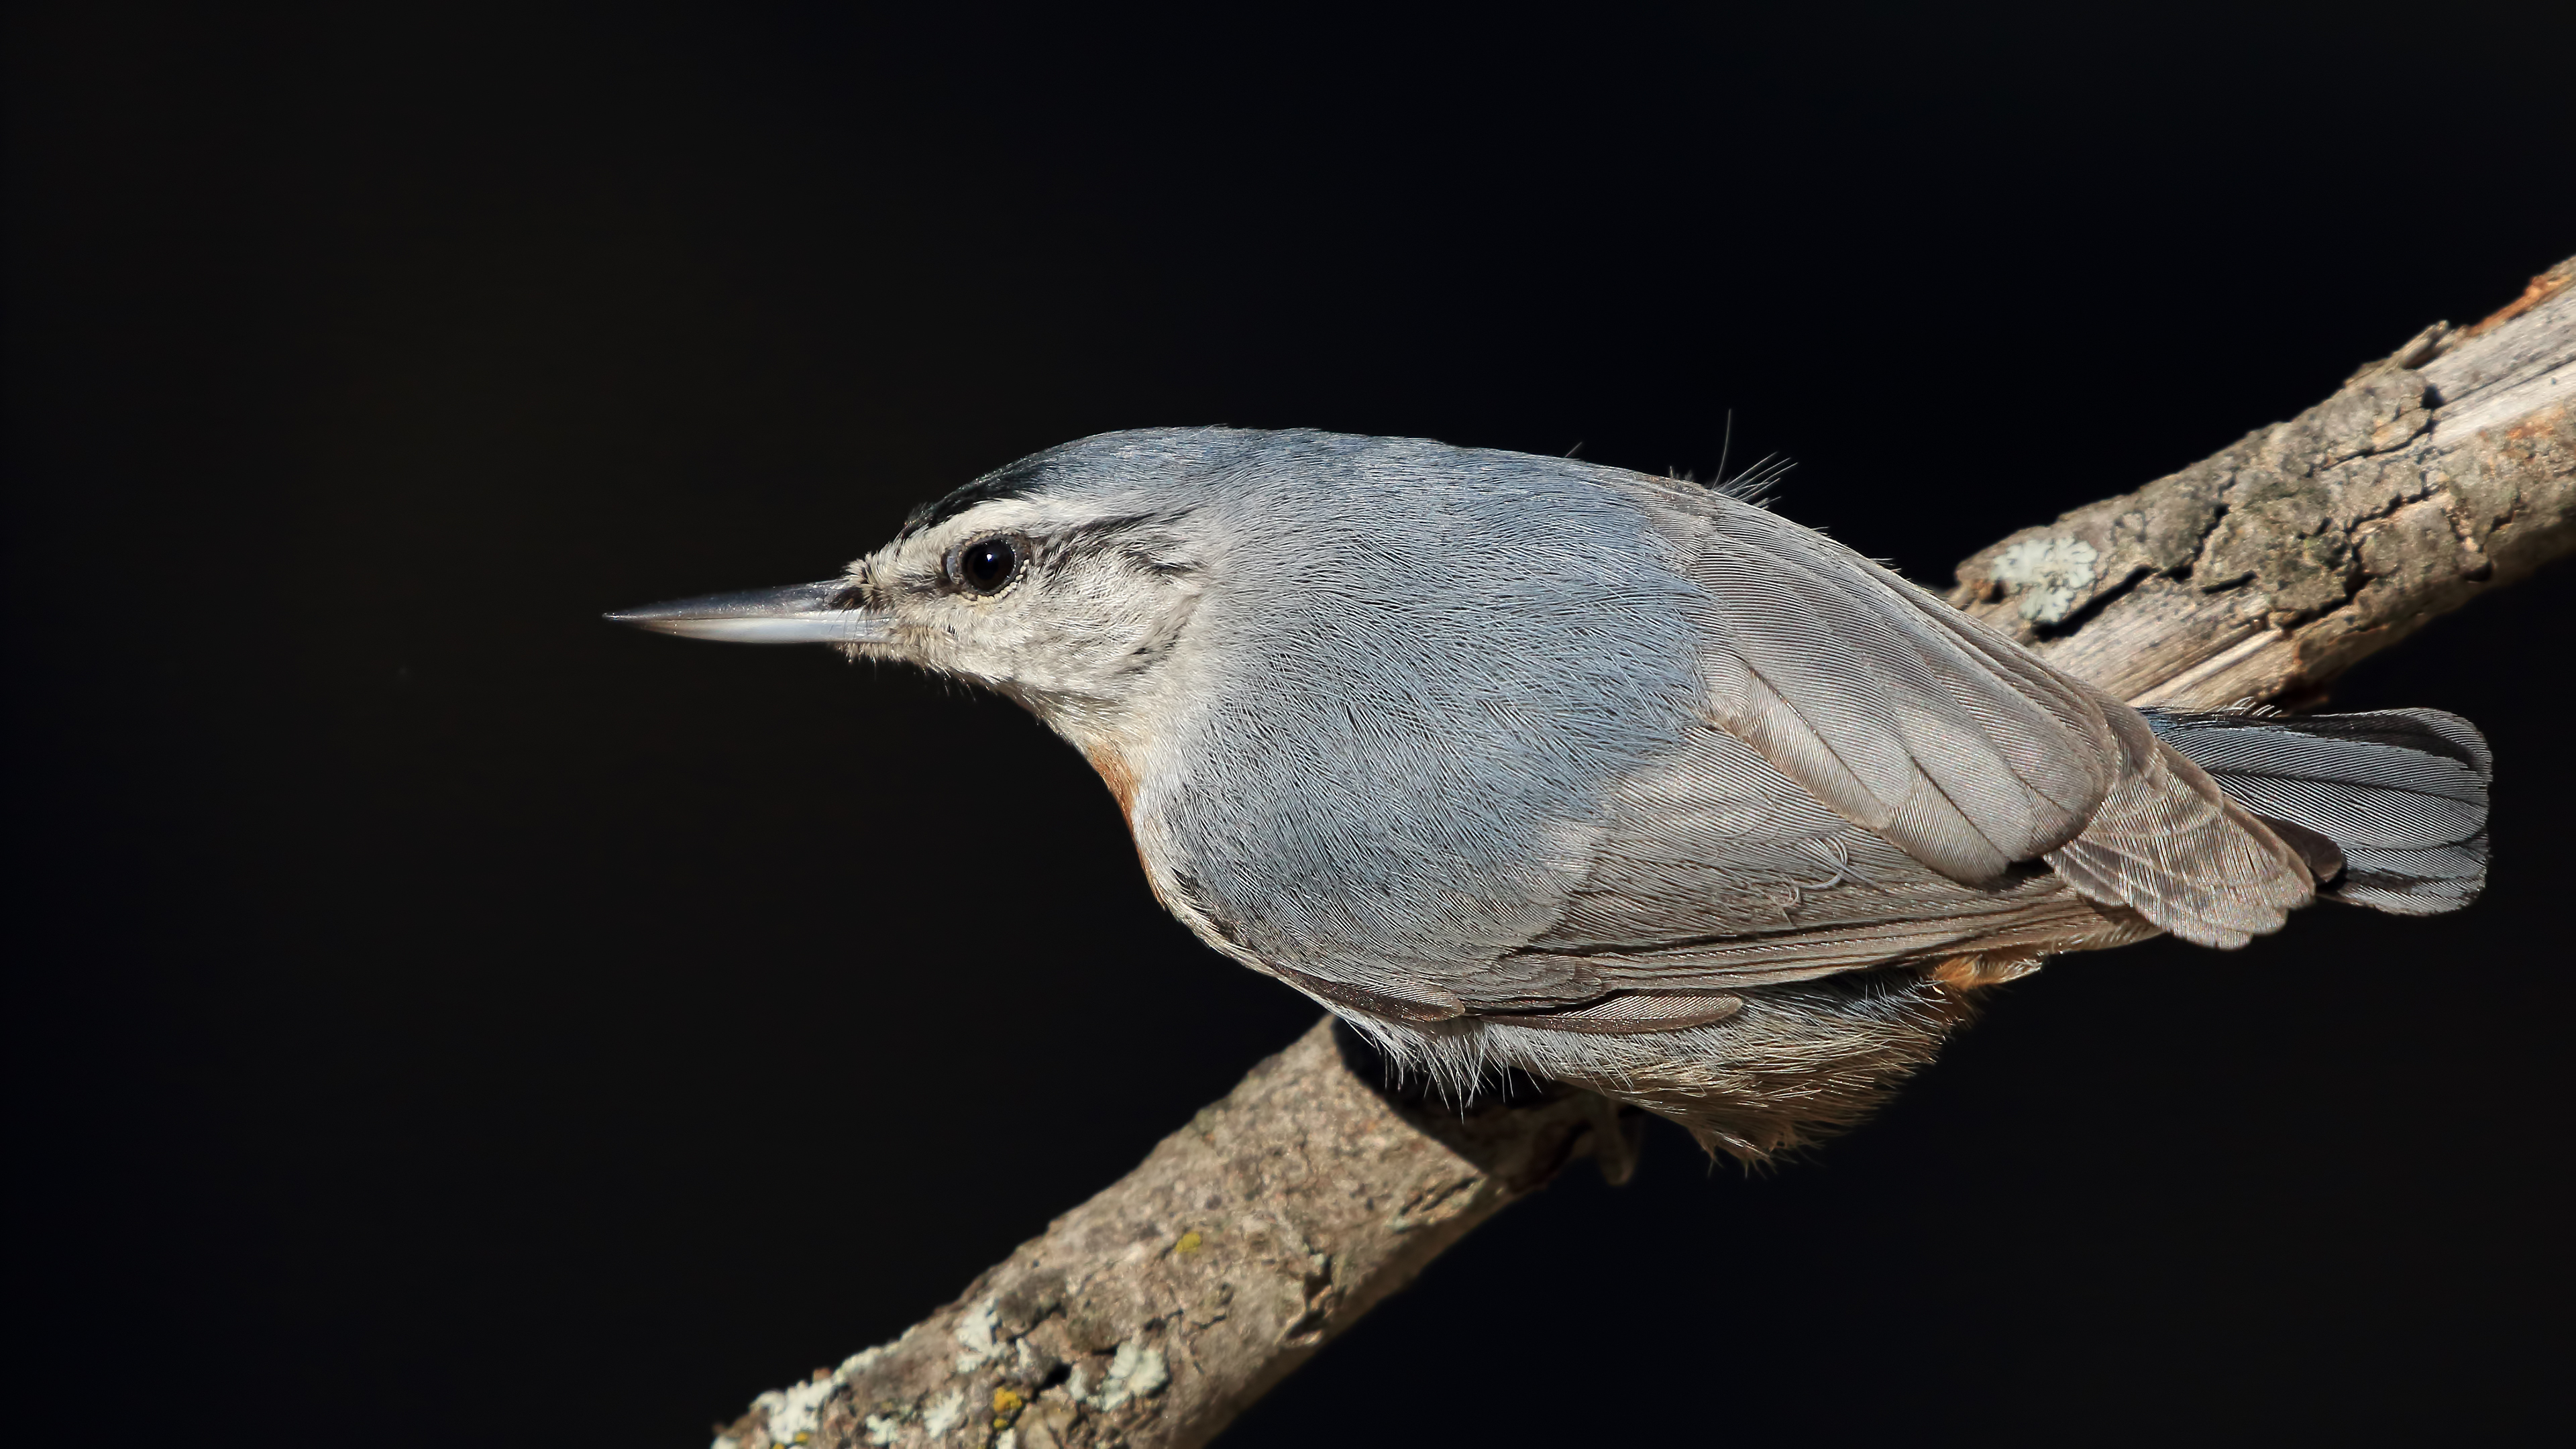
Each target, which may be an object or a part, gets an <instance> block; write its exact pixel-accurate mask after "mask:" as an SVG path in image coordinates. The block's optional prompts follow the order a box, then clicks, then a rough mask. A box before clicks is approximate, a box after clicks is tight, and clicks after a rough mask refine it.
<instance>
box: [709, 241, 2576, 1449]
mask: <svg viewBox="0 0 2576 1449" xmlns="http://www.w3.org/2000/svg"><path fill="white" fill-rule="evenodd" d="M2571 402H2576V259H2571V260H2570V261H2568V262H2563V263H2561V264H2559V265H2558V266H2557V267H2555V268H2553V269H2551V270H2550V271H2549V272H2547V273H2545V274H2543V275H2542V276H2540V277H2537V278H2535V279H2533V281H2532V284H2531V289H2530V290H2529V291H2528V292H2526V293H2525V294H2524V295H2523V297H2522V298H2521V299H2520V300H2519V301H2517V302H2515V303H2514V304H2513V305H2511V306H2509V307H2506V308H2505V309H2504V310H2503V311H2500V312H2498V313H2497V314H2495V315H2494V316H2493V317H2490V318H2488V319H2487V320H2486V321H2484V322H2481V323H2479V324H2477V325H2476V326H2474V327H2468V328H2453V327H2447V326H2443V325H2438V324H2437V325H2436V326H2433V327H2430V328H2427V329H2425V331H2424V332H2422V333H2421V334H2419V335H2417V336H2416V337H2415V338H2414V339H2413V340H2411V341H2409V342H2408V343H2407V344H2406V345H2405V346H2404V347H2402V348H2400V349H2398V351H2397V352H2396V353H2395V354H2394V355H2393V356H2391V357H2389V358H2388V359H2387V360H2386V361H2384V362H2380V363H2378V364H2375V365H2373V366H2371V367H2368V368H2365V369H2363V370H2362V371H2361V372H2359V373H2357V374H2355V375H2354V376H2353V377H2352V378H2351V379H2350V380H2349V381H2347V382H2346V383H2345V384H2344V386H2343V387H2342V388H2341V389H2340V390H2339V391H2337V392H2336V393H2335V395H2334V396H2333V397H2331V398H2328V399H2327V400H2326V401H2324V402H2322V403H2320V404H2318V405H2317V406H2316V407H2313V408H2310V409H2309V410H2308V411H2306V412H2304V413H2302V414H2300V415H2299V416H2298V417H2296V418H2293V419H2291V420H2290V421H2289V422H2286V423H2282V424H2279V425H2277V426H2274V427H2270V428H2265V429H2262V430H2260V431H2258V432H2256V433H2253V434H2251V435H2249V436H2247V437H2246V438H2245V439H2244V440H2243V441H2241V442H2239V443H2237V444H2236V445H2234V446H2233V447H2230V448H2228V449H2226V450H2225V451H2223V452H2221V453H2219V454H2217V455H2216V456H2214V457H2212V458H2210V459H2208V460H2206V461H2204V462H2201V463H2197V464H2194V465H2193V466H2191V467H2189V468H2186V469H2184V470H2182V471H2181V472H2179V473H2176V474H2174V475H2172V476H2171V477H2167V478H2162V479H2158V480H2157V481H2155V482H2153V483H2150V484H2148V485H2147V486H2146V487H2144V488H2141V489H2139V490H2138V491H2136V492H2134V493H2130V494H2126V495H2123V496H2121V497H2118V498H2112V499H2106V500H2104V501H2102V502H2100V503H2095V504H2090V505H2088V506H2086V507H2083V508H2079V509H2077V510H2075V511H2074V512H2072V513H2068V514H2066V515H2064V516H2063V517H2061V518H2059V519H2058V520H2057V521H2056V522H2055V523H2052V524H2049V525H2046V526H2045V527H2040V528H2029V529H2024V530H2022V531H2021V532H2019V533H2016V534H2014V535H2013V536H2011V537H2010V538H2007V539H2005V540H2003V541H2002V542H2000V543H1998V544H1996V545H1994V546H1993V547H1991V548H1988V549H1986V550H1984V551H1983V552H1981V553H1978V554H1977V555H1976V556H1975V557H1973V558H1970V559H1969V560H1968V561H1967V562H1966V563H1964V564H1962V565H1961V566H1960V569H1959V578H1960V584H1959V587H1958V589H1957V591H1956V592H1954V593H1953V595H1952V596H1951V597H1952V602H1954V603H1956V604H1958V605H1959V606H1961V607H1962V608H1965V609H1967V610H1969V611H1970V612H1972V613H1975V614H1977V615H1978V616H1979V617H1981V618H1984V619H1986V620H1988V621H1989V622H1991V623H1994V624H1996V625H1998V626H2000V627H2002V628H2005V629H2007V630H2009V631H2011V632H2012V633H2014V634H2015V635H2016V636H2017V637H2019V638H2021V639H2022V640H2023V641H2024V642H2026V643H2029V644H2030V645H2031V646H2032V647H2034V648H2036V649H2038V650H2039V651H2040V652H2041V653H2042V654H2044V655H2046V656H2047V657H2048V658H2049V659H2050V660H2051V661H2052V662H2053V663H2055V664H2057V665H2058V666H2059V667H2061V668H2064V669H2067V670H2068V671H2070V672H2072V673H2074V674H2077V675H2080V676H2082V677H2084V678H2086V679H2089V680H2092V681H2093V682H2095V683H2097V684H2100V685H2102V686H2103V687H2105V688H2107V689H2109V690H2110V691H2111V692H2112V693H2114V694H2118V695H2120V696H2122V697H2123V698H2127V699H2130V700H2132V701H2134V702H2137V703H2141V704H2147V703H2158V704H2174V705H2182V706H2197V707H2209V706H2215V705H2224V704H2229V703H2233V702H2236V701H2239V700H2253V701H2275V700H2277V701H2280V702H2283V703H2285V704H2290V705H2293V706H2295V705H2300V704H2306V703H2313V702H2314V701H2316V700H2317V699H2319V698H2321V697H2322V692H2323V689H2324V686H2325V685H2326V684H2327V683H2328V682H2329V681H2330V680H2331V679H2333V677H2334V676H2335V675H2336V674H2338V673H2340V672H2341V671H2343V670H2344V669H2346V668H2349V667H2350V666H2351V665H2352V664H2353V663H2354V662H2355V661H2357V660H2360V659H2361V658H2363V657H2365V656H2367V655H2369V654H2372V653H2375V652H2377V651H2378V650H2380V649H2384V648H2386V647H2387V646H2388V645H2390V644H2393V643H2395V642H2396V641H2398V640H2399V639H2402V638H2404V637H2405V636H2406V635H2407V634H2409V633H2412V632H2413V631H2414V630H2415V629H2417V628H2419V627H2421V626H2422V625H2423V624H2424V623H2425V622H2426V621H2428V620H2430V619H2432V618H2434V617H2435V616H2437V615H2440V614H2443V613H2446V612H2448V611H2450V610H2452V609H2455V608H2458V607H2459V606H2460V605H2462V604H2464V603H2466V602H2467V601H2468V600H2469V599H2471V598H2473V597H2475V596H2477V595H2478V594H2480V593H2483V592H2485V591H2486V590H2488V589H2491V588H2495V587H2497V586H2499V585H2501V584H2504V583H2508V582H2510V581H2512V580H2514V579H2516V578H2520V577H2521V576H2523V575H2525V574H2528V573H2530V572H2531V571H2532V570H2534V569H2536V568H2538V567H2539V566H2540V565H2542V564H2544V563H2546V562H2548V561H2550V560H2551V559H2554V558H2557V557H2559V556H2560V555H2563V554H2566V553H2568V552H2571V551H2576V414H2572V413H2571ZM1381 1079H1382V1074H1381V1073H1380V1072H1379V1070H1378V1068H1377V1065H1376V1063H1375V1062H1374V1060H1373V1059H1369V1058H1367V1057H1366V1056H1365V1055H1364V1053H1363V1052H1362V1050H1361V1049H1359V1048H1356V1047H1355V1046H1353V1045H1352V1044H1351V1043H1350V1041H1349V1039H1348V1037H1347V1035H1346V1034H1337V1033H1336V1032H1335V1030H1334V1029H1333V1027H1332V1024H1331V1022H1330V1021H1329V1020H1328V1021H1325V1022H1320V1023H1318V1024H1317V1025H1316V1026H1315V1027H1314V1028H1313V1029H1312V1030H1310V1031H1308V1032H1307V1033H1306V1034H1305V1035H1304V1036H1303V1037H1300V1038H1299V1039H1298V1040H1297V1042H1296V1043H1295V1044H1294V1045H1292V1046H1290V1047H1289V1048H1288V1049H1287V1050H1286V1051H1284V1052H1281V1053H1280V1054H1279V1055H1277V1056H1275V1057H1272V1058H1270V1059H1269V1060H1268V1061H1265V1062H1263V1063H1261V1065H1259V1066H1257V1067H1255V1068H1254V1069H1253V1070H1252V1074H1251V1075H1250V1076H1248V1077H1246V1078H1245V1079H1244V1080H1243V1083H1242V1085H1240V1086H1238V1087H1236V1088H1235V1090H1234V1091H1233V1092H1232V1093H1231V1094H1229V1095H1228V1096H1227V1097H1226V1098H1225V1100H1224V1101H1221V1102H1218V1103H1217V1104H1215V1105H1214V1106H1211V1107H1208V1108H1206V1109H1204V1110H1202V1111H1201V1112H1200V1113H1199V1114H1198V1115H1197V1117H1195V1118H1194V1119H1192V1120H1191V1122H1190V1124H1189V1125H1188V1126H1186V1127H1184V1128H1182V1129H1181V1130H1180V1131H1179V1132H1176V1133H1174V1134H1173V1135H1172V1136H1170V1137H1168V1138H1166V1139H1164V1140H1163V1142H1162V1144H1161V1145H1160V1146H1158V1147H1156V1148H1155V1149H1154V1152H1153V1154H1152V1155H1151V1156H1149V1157H1148V1158H1146V1159H1145V1162H1144V1165H1142V1166H1140V1167H1138V1168H1137V1169H1136V1170H1135V1171H1134V1172H1131V1173H1129V1174H1128V1175H1127V1176H1126V1177H1125V1178H1123V1179H1121V1180H1119V1181H1118V1182H1116V1183H1114V1184H1112V1185H1111V1186H1110V1187H1108V1188H1106V1189H1104V1190H1103V1191H1102V1192H1101V1193H1100V1194H1099V1195H1098V1196H1096V1197H1094V1198H1092V1199H1091V1200H1090V1201H1089V1202H1087V1203H1084V1204H1083V1205H1082V1206H1080V1207H1078V1208H1075V1209H1074V1210H1073V1211H1072V1212H1069V1213H1067V1214H1065V1215H1064V1216H1063V1217H1061V1218H1058V1219H1057V1220H1056V1221H1055V1222H1054V1223H1052V1224H1050V1225H1049V1226H1048V1228H1047V1231H1046V1233H1045V1234H1044V1235H1043V1236H1041V1237H1039V1238H1036V1239H1034V1240H1032V1241H1030V1242H1027V1243H1024V1244H1022V1245H1021V1246H1020V1247H1019V1249H1018V1250H1017V1251H1015V1252H1013V1253H1012V1254H1011V1256H1010V1257H1009V1258H1008V1259H1006V1260H1005V1261H1003V1262H1002V1263H1000V1264H999V1265H997V1266H995V1267H993V1268H992V1269H990V1270H988V1271H986V1272H985V1273H984V1274H983V1275H982V1276H981V1277H979V1278H977V1279H976V1280H975V1282H974V1283H973V1284H971V1285H969V1286H968V1288H967V1289H966V1291H965V1293H964V1294H963V1295H962V1296H960V1297H959V1298H958V1299H957V1301H956V1302H954V1303H951V1304H949V1305H948V1306H947V1307H945V1308H942V1309H940V1310H939V1311H938V1312H936V1313H934V1314H932V1315H931V1316H930V1317H928V1318H926V1319H924V1320H923V1321H922V1322H920V1323H918V1324H915V1325H914V1326H913V1327H912V1328H910V1329H908V1330H906V1331H905V1333H904V1335H903V1336H902V1337H901V1338H899V1339H897V1340H895V1341H894V1342H893V1343H890V1344H886V1345H883V1346H881V1347H878V1348H872V1349H869V1350H867V1351H866V1352H864V1353H861V1354H858V1355H856V1356H855V1357H853V1358H851V1359H850V1360H849V1361H848V1362H846V1363H844V1364H842V1365H841V1366H840V1368H839V1369H838V1370H837V1371H829V1372H827V1371H823V1370H817V1371H816V1373H815V1376H814V1377H813V1378H812V1379H811V1380H810V1381H809V1382H807V1383H804V1384H800V1385H798V1386H796V1387H794V1388H791V1389H787V1390H784V1391H781V1392H776V1393H768V1394H763V1395H761V1396H760V1398H759V1399H758V1400H757V1401H756V1402H755V1403H754V1405H753V1407H752V1409H751V1411H750V1412H749V1413H748V1414H746V1415H744V1416H743V1418H742V1419H741V1420H740V1421H739V1422H737V1423H735V1424H734V1425H733V1426H732V1427H731V1428H730V1429H728V1430H726V1431H725V1433H724V1434H723V1435H722V1436H721V1437H719V1438H718V1439H717V1441H716V1449H771V1446H773V1445H782V1444H808V1443H810V1444H813V1445H816V1446H832V1449H839V1446H845V1445H848V1446H855V1445H905V1446H910V1445H927V1444H954V1445H974V1446H991V1449H1073V1446H1081V1445H1093V1444H1108V1443H1121V1444H1128V1445H1136V1446H1165V1445H1171V1446H1186V1445H1195V1444H1201V1443H1204V1442H1206V1441H1207V1440H1208V1439H1209V1438H1211V1437H1213V1436H1214V1435H1215V1434H1216V1433H1217V1431H1218V1430H1220V1429H1222V1428H1224V1427H1225V1425H1226V1424H1227V1423H1228V1422H1229V1421H1230V1420H1231V1419H1232V1418H1233V1417H1234V1416H1235V1414H1237V1413H1238V1412H1240V1411H1241V1410H1242V1409H1243V1407H1244V1406H1245V1405H1247V1404H1250V1403H1251V1402H1252V1401H1253V1400H1255V1399H1257V1398H1259V1397H1260V1396H1261V1395H1262V1393H1264V1392H1265V1391H1267V1390H1268V1389H1269V1388H1270V1387H1271V1386H1272V1385H1273V1384H1276V1383H1277V1382H1278V1381H1279V1380H1280V1379H1281V1378H1283V1377H1285V1376H1286V1375H1287V1374H1288V1373H1289V1372H1290V1371H1291V1370H1293V1369H1295V1368H1296V1367H1297V1365H1299V1364H1301V1363H1303V1362H1305V1360H1306V1359H1307V1358H1308V1357H1310V1356H1312V1355H1313V1354H1314V1353H1315V1351H1316V1350H1317V1349H1319V1348H1321V1347H1322V1346H1323V1345H1324V1344H1325V1343H1326V1342H1327V1341H1329V1340H1330V1339H1331V1338H1332V1337H1333V1335H1334V1334H1336V1333H1338V1332H1340V1331H1341V1330H1342V1329H1344V1328H1346V1327H1348V1326H1349V1325H1350V1324H1351V1323H1352V1322H1354V1321H1356V1320H1357V1319H1358V1318H1359V1317H1360V1315H1362V1314H1364V1313H1366V1312H1367V1311H1368V1310H1369V1309H1370V1308H1371V1307H1373V1306H1374V1305H1375V1304H1376V1303H1377V1302H1378V1301H1379V1300H1380V1299H1382V1298H1384V1297H1385V1296H1386V1295H1387V1294H1389V1293H1392V1292H1394V1291H1395V1290H1396V1289H1398V1288H1400V1287H1402V1286H1404V1284H1405V1283H1406V1282H1407V1281H1409V1280H1410V1279H1411V1278H1412V1277H1413V1275H1414V1274H1416V1273H1418V1272H1420V1271H1421V1270H1422V1268H1423V1266H1424V1265H1425V1264H1427V1263H1429V1262H1430V1261H1431V1260H1432V1259H1433V1258H1434V1257H1437V1256H1438V1255H1439V1254H1440V1253H1441V1252H1442V1251H1444V1250H1445V1249H1447V1248H1448V1247H1449V1245H1450V1244H1452V1243H1455V1242H1456V1241H1458V1240H1459V1239H1460V1238H1462V1237H1464V1236H1465V1235H1466V1234H1467V1232H1468V1231H1469V1230H1470V1229H1472V1228H1474V1227H1475V1226H1476V1225H1477V1224H1478V1223H1481V1222H1483V1221H1484V1220H1485V1219H1486V1218H1488V1217H1490V1216H1492V1215H1493V1214H1494V1213H1495V1212H1496V1211H1498V1210H1500V1209H1501V1208H1502V1207H1504V1206H1505V1205H1507V1204H1509V1203H1510V1202H1512V1201H1513V1200H1515V1199H1517V1198H1519V1197H1521V1196H1523V1195H1525V1194H1527V1193H1529V1192H1532V1191H1535V1190H1537V1189H1538V1188H1540V1187H1542V1186H1544V1185H1545V1184H1546V1183H1547V1182H1548V1180H1549V1179H1550V1178H1552V1177H1553V1176H1554V1175H1555V1174H1556V1173H1557V1172H1558V1171H1559V1170H1561V1169H1562V1168H1563V1167H1564V1166H1565V1164H1566V1163H1568V1162H1569V1161H1571V1160H1573V1159H1574V1158H1576V1157H1580V1156H1586V1155H1590V1156H1595V1157H1597V1158H1599V1159H1601V1160H1602V1162H1603V1166H1604V1168H1605V1170H1606V1171H1609V1172H1610V1173H1611V1175H1612V1176H1613V1177H1614V1178H1624V1177H1625V1175H1626V1172H1627V1169H1628V1167H1629V1165H1630V1164H1631V1162H1632V1161H1633V1157H1632V1154H1633V1152H1634V1142H1635V1139H1634V1136H1633V1134H1632V1133H1631V1131H1630V1130H1629V1129H1630V1127H1631V1126H1633V1123H1630V1124H1623V1123H1622V1121H1621V1119H1620V1118H1619V1117H1618V1115H1617V1114H1616V1113H1615V1112H1614V1111H1613V1110H1612V1109H1611V1107H1610V1106H1609V1104H1608V1103H1606V1102H1605V1101H1604V1100H1603V1099H1601V1098H1599V1097H1596V1096H1593V1095H1591V1094H1589V1093H1581V1092H1574V1091H1570V1090H1567V1089H1564V1088H1547V1089H1543V1090H1541V1091H1539V1092H1537V1093H1535V1094H1532V1095H1530V1096H1527V1097H1523V1098H1521V1099H1518V1100H1514V1101H1493V1102H1486V1103H1481V1104H1478V1105H1476V1106H1475V1107H1473V1108H1471V1109H1470V1110H1469V1111H1467V1112H1466V1113H1465V1114H1464V1115H1461V1114H1460V1113H1458V1112H1457V1111H1455V1110H1452V1109H1441V1108H1434V1109H1431V1110H1423V1109H1422V1106H1421V1104H1420V1103H1418V1102H1409V1101H1406V1100H1403V1099H1402V1098H1401V1097H1400V1096H1399V1095H1396V1094H1390V1093H1389V1092H1387V1091H1385V1090H1383V1089H1381V1088H1380V1087H1379V1086H1378V1085H1377V1084H1378V1082H1379V1081H1380V1080H1381Z"/></svg>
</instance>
